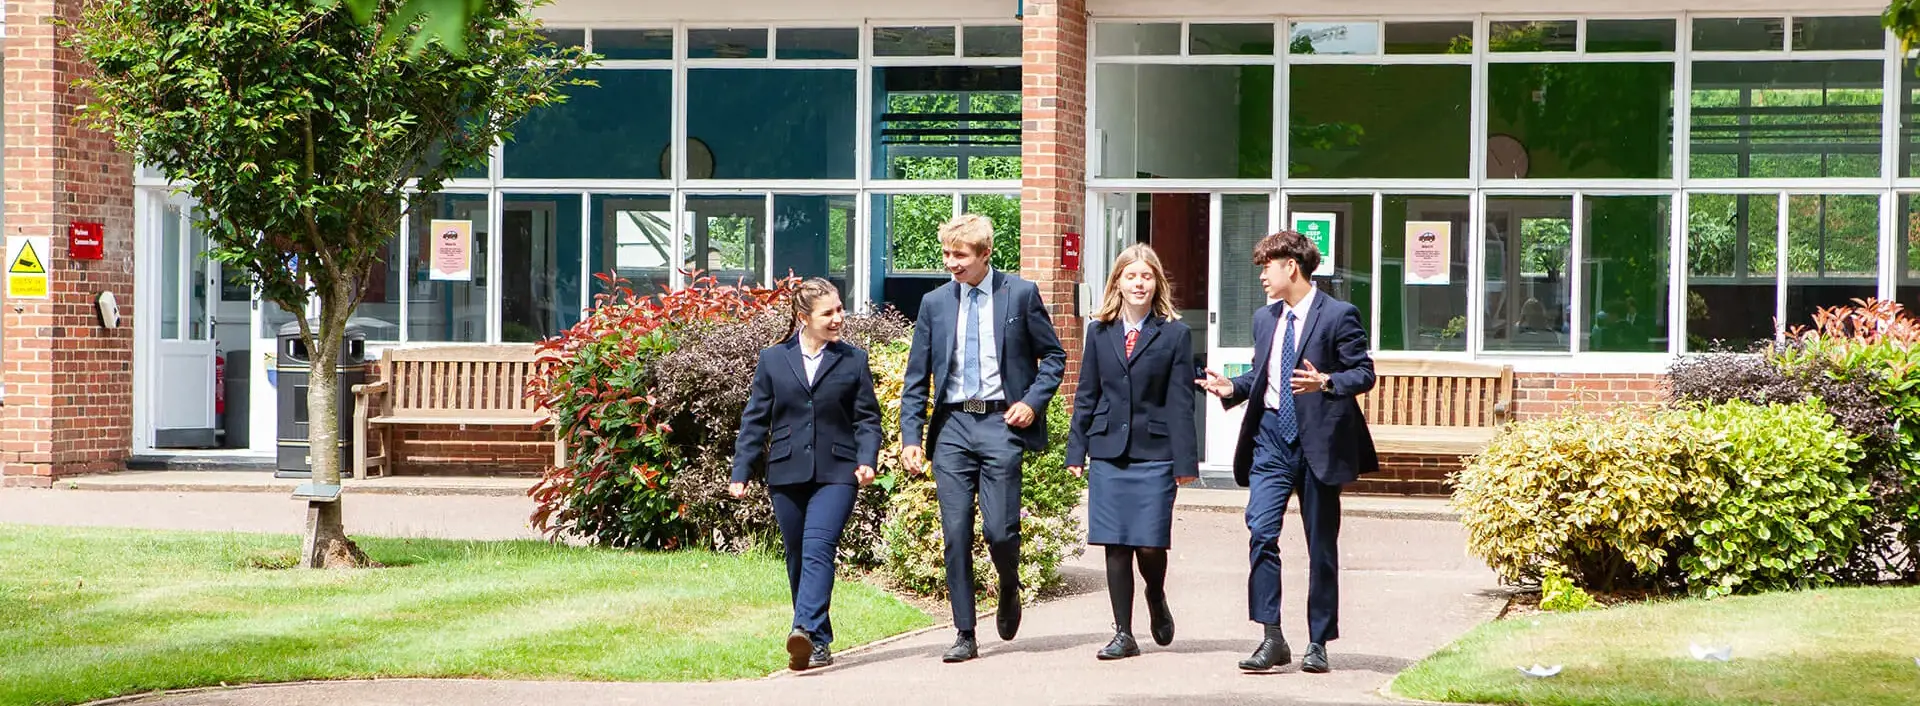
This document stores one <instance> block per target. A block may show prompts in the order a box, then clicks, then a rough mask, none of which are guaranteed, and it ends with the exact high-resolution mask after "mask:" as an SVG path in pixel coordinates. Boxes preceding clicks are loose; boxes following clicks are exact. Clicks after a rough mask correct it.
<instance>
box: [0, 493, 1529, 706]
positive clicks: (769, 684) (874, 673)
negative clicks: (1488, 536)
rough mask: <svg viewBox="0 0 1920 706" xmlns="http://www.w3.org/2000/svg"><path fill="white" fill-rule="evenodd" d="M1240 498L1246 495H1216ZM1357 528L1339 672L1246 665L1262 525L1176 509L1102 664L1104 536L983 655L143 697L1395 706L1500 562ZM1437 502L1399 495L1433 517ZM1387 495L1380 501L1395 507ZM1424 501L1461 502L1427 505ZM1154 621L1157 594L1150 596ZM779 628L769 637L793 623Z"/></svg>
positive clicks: (519, 513)
mask: <svg viewBox="0 0 1920 706" xmlns="http://www.w3.org/2000/svg"><path fill="white" fill-rule="evenodd" d="M1208 497H1211V498H1212V500H1210V501H1209V503H1210V504H1213V505H1217V506H1226V507H1230V505H1231V499H1232V496H1230V495H1215V496H1208ZM1353 501H1354V502H1351V503H1349V504H1350V505H1353V506H1354V508H1355V510H1356V513H1355V514H1354V515H1350V516H1349V517H1348V519H1347V520H1346V522H1345V526H1344V527H1343V530H1342V550H1343V551H1342V557H1341V564H1342V567H1341V568H1342V588H1343V592H1342V595H1341V607H1342V631H1343V632H1344V633H1345V637H1344V638H1343V639H1341V640H1339V641H1336V642H1335V643H1333V645H1332V646H1331V649H1330V652H1331V653H1332V658H1333V667H1334V672H1333V673H1332V674H1329V675H1310V674H1302V673H1300V672H1299V671H1298V664H1297V662H1296V664H1295V665H1293V666H1290V667H1287V668H1286V669H1284V670H1282V671H1281V672H1280V673H1277V674H1270V675H1246V674H1241V673H1239V671H1238V670H1237V669H1235V667H1234V663H1235V662H1236V661H1238V660H1239V658H1240V657H1242V656H1244V655H1245V653H1246V652H1247V651H1249V650H1251V649H1252V647H1253V644H1254V641H1255V640H1254V638H1255V637H1256V635H1257V633H1256V632H1255V631H1254V630H1253V629H1252V626H1251V625H1250V624H1249V623H1248V622H1247V621H1246V591H1245V588H1244V586H1245V585H1246V534H1245V532H1246V530H1245V529H1244V526H1243V525H1242V522H1241V518H1240V516H1239V514H1238V513H1235V512H1217V511H1204V510H1192V509H1188V510H1182V511H1181V512H1179V513H1177V514H1176V519H1177V521H1176V524H1175V529H1174V551H1173V558H1172V568H1171V571H1170V574H1171V575H1170V578H1169V586H1168V593H1169V595H1170V597H1171V602H1172V604H1173V609H1174V614H1175V617H1176V619H1177V621H1178V625H1179V631H1178V638H1177V639H1176V640H1175V641H1174V643H1173V645H1172V646H1170V647H1166V648H1161V647H1156V646H1154V645H1152V644H1151V642H1150V641H1149V643H1148V644H1147V645H1145V646H1144V650H1145V652H1146V654H1144V655H1143V656H1141V657H1138V658H1134V659H1129V660H1123V661H1119V662H1099V661H1096V660H1095V659H1094V658H1093V653H1094V651H1095V650H1097V649H1099V648H1100V647H1101V646H1102V645H1104V644H1105V643H1106V640H1107V638H1108V637H1110V636H1111V632H1110V627H1109V623H1110V622H1111V618H1110V616H1109V615H1108V609H1107V600H1106V595H1105V592H1104V588H1103V585H1104V579H1103V577H1102V572H1101V569H1100V566H1101V559H1100V557H1099V554H1098V552H1099V550H1098V548H1094V549H1093V550H1092V551H1089V552H1088V554H1087V555H1086V556H1084V557H1082V558H1081V559H1079V560H1077V561H1076V562H1074V563H1073V565H1072V566H1070V567H1069V577H1070V580H1071V582H1072V583H1073V584H1074V585H1076V586H1078V587H1080V588H1081V591H1082V592H1080V593H1078V594H1076V595H1072V596H1068V597H1065V598H1061V599H1056V600H1053V601H1049V602H1046V603H1043V604H1041V605H1038V606H1033V607H1029V608H1028V609H1027V611H1026V621H1025V624H1024V626H1023V627H1022V629H1021V633H1020V637H1019V638H1018V639H1016V640H1014V641H1012V642H1001V641H1000V640H999V639H998V638H997V637H996V636H993V635H992V630H993V628H992V622H991V620H990V619H989V620H987V621H985V622H984V623H983V625H982V628H983V631H982V635H983V637H984V638H985V639H984V640H983V642H982V645H981V658H980V659H978V660H976V661H974V662H971V663H967V664H961V665H947V664H942V663H940V661H939V654H940V653H941V652H942V651H943V650H944V649H945V647H946V646H947V644H948V643H949V642H950V640H951V637H952V634H951V631H950V630H949V629H935V630H930V631H927V632H925V633H922V634H917V635H912V636H908V637H905V638H901V639H897V640H895V641H893V642H888V643H883V644H880V645H877V646H874V647H870V648H867V649H855V650H849V651H846V652H843V653H842V654H841V655H839V658H840V663H839V664H838V665H836V666H834V667H832V668H829V669H824V670H818V671H813V672H808V673H805V674H798V675H794V674H784V673H783V674H779V675H774V676H773V677H771V678H767V679H759V680H750V681H740V682H725V683H707V684H607V683H585V682H559V683H555V682H500V681H473V680H379V681H358V682H327V683H313V684H295V685H285V686H267V687H255V688H245V689H222V690H209V691H200V692H191V693H182V694H174V695H168V696H159V697H150V698H146V699H139V700H136V701H135V703H139V704H142V705H143V706H159V705H165V706H229V705H231V706H240V705H248V706H256V705H266V706H307V705H311V706H340V705H341V704H369V705H374V706H384V705H387V704H394V705H398V704H422V703H460V704H479V705H483V706H521V705H526V706H534V705H542V706H544V705H545V704H553V703H594V704H619V705H625V704H700V705H705V704H736V703H737V704H762V703H805V704H828V703H831V704H835V705H836V706H840V705H847V704H882V705H885V706H903V705H904V704H916V705H917V704H946V703H952V704H967V705H968V706H979V705H980V704H988V705H996V704H1113V705H1122V704H1147V703H1182V704H1197V705H1200V706H1215V705H1221V706H1224V705H1226V704H1378V703H1382V702H1383V700H1382V699H1381V698H1380V697H1379V696H1377V694H1376V692H1377V691H1378V689H1379V688H1380V687H1381V686H1383V685H1384V684H1385V683H1386V682H1387V681H1388V680H1389V679H1390V678H1391V676H1392V675H1393V674H1394V673H1396V672H1398V671H1399V670H1401V669H1404V668H1405V667H1407V666H1408V665H1410V664H1412V663H1413V662H1414V661H1416V660H1418V659H1419V658H1420V657H1422V656H1424V655H1426V654H1428V653H1430V652H1431V651H1432V650H1434V649H1436V648H1438V647H1440V646H1441V645H1444V644H1445V643H1446V642H1448V641H1450V640H1451V639H1453V638H1454V637H1456V636H1458V635H1459V634H1460V633H1462V632H1465V631H1466V630H1467V629H1468V628H1470V627H1472V626H1473V625H1475V624H1477V623H1479V622H1481V621H1484V620H1487V619H1490V618H1491V617H1492V616H1493V614H1494V613H1495V612H1496V611H1497V610H1498V607H1499V601H1498V599H1496V598H1495V597H1493V592H1494V591H1495V590H1496V586H1495V582H1494V578H1493V576H1492V574H1491V572H1489V571H1488V570H1487V569H1486V568H1485V567H1484V566H1481V565H1480V564H1479V563H1478V562H1477V561H1474V560H1472V559H1470V558H1468V557H1467V556H1466V554H1465V552H1464V549H1463V546H1464V544H1463V538H1464V534H1463V532H1462V531H1461V529H1460V528H1459V526H1458V525H1456V524H1454V523H1451V522H1446V521H1436V520H1425V519H1393V518H1389V517H1380V516H1374V515H1379V514H1394V513H1382V512H1372V511H1369V509H1368V505H1369V504H1368V502H1367V501H1365V500H1363V499H1361V498H1354V499H1353ZM1420 502H1421V501H1415V502H1414V503H1412V504H1408V503H1406V502H1405V501H1399V502H1398V504H1387V505H1386V506H1387V507H1392V508H1400V509H1406V510H1407V512H1406V513H1401V514H1400V516H1401V517H1407V516H1419V515H1420V513H1419V512H1417V510H1419V507H1420ZM1378 507H1379V506H1378V505H1376V506H1375V508H1374V509H1376V510H1377V509H1378ZM527 508H528V501H527V500H526V499H524V498H511V497H476V496H415V497H395V496H364V497H357V498H354V499H353V502H352V504H351V505H349V508H348V522H349V523H350V526H352V527H354V529H355V532H356V533H364V534H389V535H402V536H440V537H476V538H506V537H523V536H531V533H530V532H529V531H528V530H527V529H526V526H525V521H524V520H525V515H526V510H527ZM293 509H294V508H293V506H292V505H291V501H290V500H287V499H286V498H285V497H284V496H280V495H278V494H277V493H276V494H271V495H270V494H266V493H204V492H142V491H133V492H93V491H71V490H23V489H9V490H0V522H26V523H35V524H62V525H75V524H112V525H122V526H137V527H161V528H175V529H229V530H254V531H275V532H293V531H295V530H296V529H297V527H298V524H299V517H298V516H297V514H296V513H295V512H292V510H293ZM1425 511H1426V513H1427V514H1429V515H1432V516H1444V510H1443V509H1441V508H1439V507H1438V506H1437V505H1435V504H1433V503H1426V505H1425ZM1281 542H1282V555H1283V557H1285V558H1286V559H1287V560H1288V561H1287V563H1286V565H1285V568H1286V572H1285V574H1286V575H1285V580H1286V583H1285V586H1286V590H1287V592H1288V593H1287V596H1288V598H1287V600H1286V606H1287V608H1288V614H1287V618H1286V625H1287V630H1288V634H1289V637H1290V638H1291V639H1292V640H1293V641H1294V643H1295V651H1296V654H1297V653H1298V652H1300V651H1301V650H1303V649H1304V644H1302V643H1303V642H1304V640H1305V626H1304V620H1302V619H1301V615H1300V613H1299V612H1298V610H1297V606H1299V605H1300V603H1301V598H1303V597H1304V588H1305V576H1304V568H1305V567H1304V563H1305V562H1304V561H1299V560H1297V559H1298V558H1300V557H1301V556H1302V555H1303V553H1304V550H1303V549H1302V548H1303V547H1304V543H1303V540H1302V538H1301V537H1300V535H1299V532H1298V521H1297V516H1295V517H1294V518H1290V521H1289V524H1288V526H1287V528H1286V532H1285V534H1284V536H1283V537H1282V539H1281ZM1136 613H1137V617H1136V619H1135V620H1136V624H1137V626H1138V627H1139V632H1140V633H1141V634H1142V635H1143V636H1144V634H1145V632H1146V630H1145V625H1146V608H1145V605H1144V602H1142V603H1141V604H1140V605H1137V606H1136ZM777 637H778V636H769V639H777Z"/></svg>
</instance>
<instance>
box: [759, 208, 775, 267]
mask: <svg viewBox="0 0 1920 706" xmlns="http://www.w3.org/2000/svg"><path fill="white" fill-rule="evenodd" d="M760 208H761V210H762V212H763V213H765V214H766V218H764V219H762V221H761V223H760V228H761V234H760V237H761V241H760V242H761V243H762V248H764V249H763V250H761V253H760V257H761V258H762V259H764V260H766V261H765V262H762V263H760V266H761V267H763V268H766V277H765V278H764V279H761V280H760V284H761V285H762V286H766V287H771V286H773V281H774V271H773V268H774V264H773V194H770V193H763V194H761V195H760Z"/></svg>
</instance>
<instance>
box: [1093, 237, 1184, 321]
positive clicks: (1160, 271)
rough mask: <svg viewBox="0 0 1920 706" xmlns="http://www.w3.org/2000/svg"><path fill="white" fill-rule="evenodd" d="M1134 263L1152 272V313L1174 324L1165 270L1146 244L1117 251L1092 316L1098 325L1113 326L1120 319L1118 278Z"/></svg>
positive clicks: (1123, 298) (1122, 300)
mask: <svg viewBox="0 0 1920 706" xmlns="http://www.w3.org/2000/svg"><path fill="white" fill-rule="evenodd" d="M1136 262H1144V263H1147V267H1148V268H1150V269H1152V270H1153V313H1154V314H1155V315H1157V316H1159V317H1160V318H1163V319H1166V320H1168V321H1178V320H1179V319H1180V310H1179V309H1176V308H1174V306H1173V283H1172V282H1169V281H1167V268H1166V267H1165V266H1163V265H1161V264H1160V255H1159V254H1157V253H1155V252H1154V251H1153V247H1152V246H1150V245H1147V244H1146V243H1134V244H1133V245H1130V246H1127V249H1125V250H1122V251H1120V256H1119V257H1117V258H1114V259H1113V270H1112V271H1111V272H1108V273H1107V296H1106V299H1105V300H1104V301H1102V302H1101V304H1100V311H1099V313H1096V314H1094V315H1093V318H1094V319H1096V320H1098V321H1104V322H1107V323H1113V322H1114V321H1116V320H1118V319H1119V318H1120V310H1121V309H1122V308H1125V306H1126V303H1127V299H1126V295H1124V294H1121V293H1120V275H1121V274H1122V273H1125V272H1126V271H1127V268H1129V267H1132V266H1133V264H1134V263H1136Z"/></svg>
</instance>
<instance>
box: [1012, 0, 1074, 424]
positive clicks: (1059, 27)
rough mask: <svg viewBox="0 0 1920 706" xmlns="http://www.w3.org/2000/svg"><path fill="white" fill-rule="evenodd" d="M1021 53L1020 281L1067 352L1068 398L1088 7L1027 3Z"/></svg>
mask: <svg viewBox="0 0 1920 706" xmlns="http://www.w3.org/2000/svg"><path fill="white" fill-rule="evenodd" d="M1025 11H1026V16H1025V23H1026V28H1025V32H1024V37H1025V40H1024V42H1023V45H1024V50H1023V52H1022V54H1021V57H1022V58H1021V61H1020V65H1021V83H1022V86H1021V118H1022V120H1021V130H1020V171H1021V174H1020V178H1021V188H1020V259H1021V262H1020V276H1022V277H1025V278H1026V279H1029V280H1032V281H1033V282H1035V283H1037V284H1039V285H1040V295H1041V296H1042V297H1044V298H1045V299H1046V301H1047V306H1048V307H1049V309H1050V313H1052V315H1053V322H1054V325H1055V326H1056V327H1058V328H1059V330H1060V342H1061V343H1062V344H1064V345H1065V346H1066V349H1067V378H1066V382H1065V384H1063V385H1061V386H1060V394H1061V395H1062V396H1064V397H1067V398H1068V399H1071V397H1072V395H1073V389H1074V383H1075V381H1077V380H1078V379H1079V373H1080V339H1081V337H1082V335H1083V334H1084V333H1085V331H1084V328H1083V324H1082V323H1081V321H1082V319H1081V318H1080V316H1079V315H1078V312H1077V311H1076V305H1075V299H1076V297H1077V291H1076V290H1077V287H1078V284H1079V282H1080V274H1079V273H1078V272H1069V271H1066V270H1063V269H1061V262H1060V253H1061V250H1062V249H1061V239H1062V237H1063V236H1064V235H1065V234H1066V233H1079V234H1081V235H1083V236H1084V235H1085V234H1086V228H1085V224H1084V223H1083V222H1082V221H1083V219H1084V217H1085V215H1086V198H1087V159H1086V145H1087V36H1088V34H1087V5H1086V0H1027V1H1026V3H1025Z"/></svg>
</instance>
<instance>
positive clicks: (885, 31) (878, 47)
mask: <svg viewBox="0 0 1920 706" xmlns="http://www.w3.org/2000/svg"><path fill="white" fill-rule="evenodd" d="M958 46H959V43H958V42H956V41H954V32H953V28H952V27H875V28H873V55H874V56H953V55H954V52H955V51H956V50H957V49H958Z"/></svg>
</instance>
